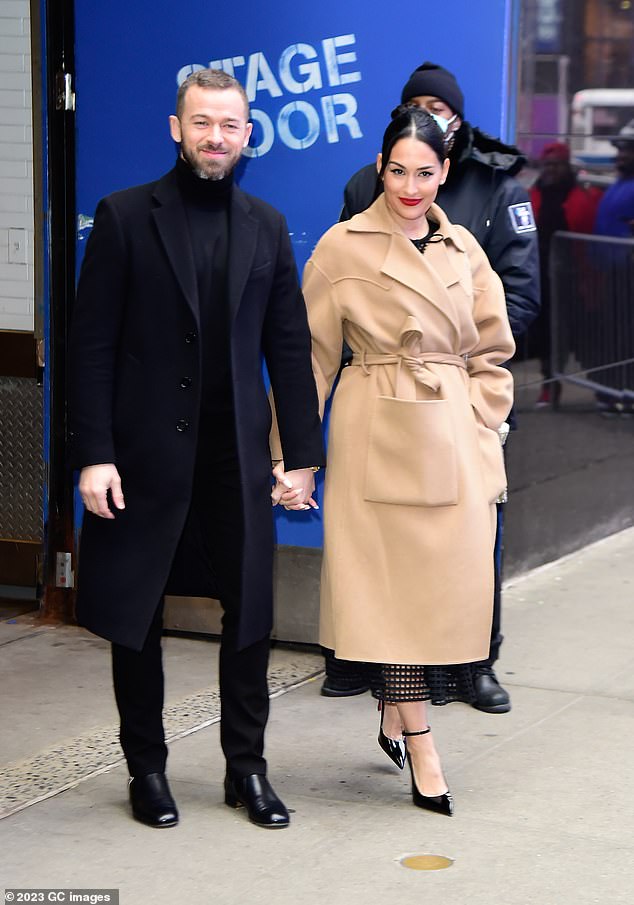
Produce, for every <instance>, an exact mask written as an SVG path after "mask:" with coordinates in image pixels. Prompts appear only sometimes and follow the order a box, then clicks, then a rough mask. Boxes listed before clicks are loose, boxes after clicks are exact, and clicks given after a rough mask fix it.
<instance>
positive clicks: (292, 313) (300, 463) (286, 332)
mask: <svg viewBox="0 0 634 905" xmlns="http://www.w3.org/2000/svg"><path fill="white" fill-rule="evenodd" d="M279 229H280V233H279V244H278V255H277V260H276V265H275V276H274V279H273V286H272V289H271V294H270V297H269V303H268V306H267V313H266V316H265V320H264V329H263V334H262V350H263V352H264V358H265V361H266V366H267V369H268V372H269V377H270V378H271V390H272V396H273V399H274V400H275V403H274V404H273V401H272V400H271V403H272V404H271V407H272V409H273V422H274V423H273V427H272V430H271V436H270V446H271V458H272V459H282V458H283V459H284V464H285V468H286V470H287V471H292V470H293V469H296V468H309V467H310V466H317V465H324V464H325V456H324V449H323V440H322V433H321V421H320V419H319V411H318V404H317V392H316V389H315V380H314V378H313V373H312V369H311V341H310V331H309V329H308V320H307V317H306V306H305V304H304V298H303V296H302V292H301V289H300V287H299V281H298V278H297V269H296V267H295V258H294V255H293V249H292V248H291V243H290V239H289V236H288V228H287V226H286V221H285V220H284V218H283V217H282V216H280V227H279Z"/></svg>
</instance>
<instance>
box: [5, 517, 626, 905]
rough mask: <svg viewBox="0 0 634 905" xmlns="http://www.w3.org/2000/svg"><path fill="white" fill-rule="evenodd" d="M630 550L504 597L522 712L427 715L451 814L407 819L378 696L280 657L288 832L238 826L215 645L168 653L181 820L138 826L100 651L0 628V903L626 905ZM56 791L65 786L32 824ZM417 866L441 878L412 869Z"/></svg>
mask: <svg viewBox="0 0 634 905" xmlns="http://www.w3.org/2000/svg"><path fill="white" fill-rule="evenodd" d="M633 554H634V529H630V530H628V531H625V532H622V533H621V534H618V535H615V536H613V537H611V538H608V539H607V540H605V541H601V542H600V543H598V544H596V545H593V546H592V547H588V548H586V549H585V550H583V551H581V552H579V553H577V554H575V555H573V556H571V557H569V558H567V559H565V560H561V561H559V562H558V563H556V564H553V565H551V566H548V567H544V568H542V569H540V570H537V571H536V572H533V573H531V574H530V575H527V576H525V577H524V578H521V579H518V580H516V581H515V582H514V583H513V584H512V585H511V586H510V587H508V588H507V589H506V592H505V603H506V607H505V625H504V630H505V634H506V636H507V640H506V642H505V644H504V648H503V659H502V661H501V663H500V669H499V676H500V678H501V680H502V681H503V683H504V684H505V685H507V686H508V687H509V689H510V690H511V693H512V698H513V710H512V712H511V713H510V714H506V715H496V716H492V715H487V714H482V713H478V712H477V711H475V710H473V709H472V708H470V707H467V706H464V705H459V704H454V705H452V706H450V707H446V708H435V709H434V710H433V712H432V714H431V716H432V719H433V725H434V731H435V735H436V738H437V744H438V747H439V749H440V751H441V752H442V756H443V763H444V766H445V768H446V773H447V776H448V779H449V782H450V785H451V789H452V792H453V795H454V799H455V803H456V815H455V817H453V818H452V819H447V818H446V817H441V816H438V815H433V814H430V813H427V812H424V811H421V810H419V809H417V808H414V807H413V806H412V804H411V799H410V798H409V789H408V777H407V776H406V775H405V774H404V773H403V774H401V773H399V771H398V770H397V769H396V768H394V767H392V766H391V764H390V762H389V761H388V760H387V758H386V757H385V755H383V754H382V752H381V751H380V750H379V748H378V746H377V744H376V730H377V724H378V718H377V713H376V709H375V707H374V706H373V703H372V701H371V700H370V698H369V696H368V695H365V696H362V697H360V698H352V699H344V700H340V701H337V700H331V699H326V698H322V697H320V696H319V684H320V682H319V680H318V679H315V678H314V676H315V674H316V672H317V670H318V669H319V667H320V659H319V658H318V657H316V656H315V655H314V654H312V653H303V652H297V651H288V650H277V651H276V652H275V657H274V661H273V665H274V676H273V683H274V685H275V687H276V688H277V689H278V691H279V692H280V694H279V696H278V697H276V698H275V699H274V700H273V702H272V712H271V721H270V725H269V731H268V748H267V757H268V759H269V764H270V776H271V779H272V781H273V784H274V786H275V788H276V790H277V791H278V792H279V794H280V795H281V796H282V798H283V799H284V800H285V802H286V803H287V805H288V806H289V807H290V808H292V810H293V813H292V824H291V827H290V828H289V829H288V830H283V831H278V832H275V833H270V832H266V831H264V830H262V829H259V828H256V827H254V826H252V825H250V824H249V823H248V822H247V820H246V819H245V817H244V812H234V811H231V810H229V809H228V808H226V807H225V806H224V804H223V803H222V778H223V764H222V759H221V757H220V751H219V744H218V726H217V722H215V721H214V720H215V719H216V712H215V711H214V708H215V707H216V704H217V696H215V688H214V686H213V685H212V684H210V682H211V677H212V671H211V670H212V667H211V666H210V659H212V656H211V655H212V654H213V656H215V647H216V646H215V645H214V644H210V643H209V642H205V641H195V640H191V639H180V638H178V639H177V638H174V639H168V641H167V645H166V647H167V669H168V683H169V684H168V689H170V690H169V698H170V700H169V703H170V705H171V707H170V713H172V714H173V718H174V721H175V722H174V724H173V731H172V734H173V735H175V736H179V737H177V738H176V740H175V741H173V742H172V744H171V746H170V764H169V771H170V779H171V784H172V789H173V791H174V794H175V797H176V799H177V802H178V805H179V808H180V811H181V823H180V825H179V826H178V827H176V828H174V829H170V830H163V831H156V830H152V829H149V828H146V827H144V826H142V825H140V824H138V823H135V822H134V821H132V820H131V819H130V818H129V815H128V809H127V806H126V799H125V785H126V771H125V768H124V767H123V765H122V764H121V763H120V762H119V763H118V764H116V761H117V758H118V751H117V750H116V741H115V742H112V733H113V731H114V722H115V713H114V709H113V705H112V701H111V696H110V689H109V666H108V651H107V646H106V645H104V644H103V643H102V642H100V641H98V640H97V639H92V638H91V637H90V636H88V635H86V634H85V633H83V632H81V630H78V629H70V628H63V629H44V628H42V627H41V626H39V627H38V625H37V624H30V623H29V621H28V620H26V619H25V618H24V617H21V619H18V620H17V621H16V622H14V623H13V624H7V623H4V624H2V625H0V645H3V646H2V657H1V665H2V675H1V676H0V681H1V682H2V701H3V704H4V707H5V716H4V719H3V735H2V740H1V741H0V750H1V751H2V752H3V753H4V754H5V760H8V761H9V763H8V765H7V767H6V768H5V769H4V770H3V771H2V772H0V795H2V796H3V799H2V800H3V806H4V809H5V813H6V812H8V811H10V810H12V809H13V808H16V807H18V808H22V809H21V810H18V811H17V812H15V813H13V814H12V815H11V816H7V817H6V818H5V819H4V820H2V821H1V822H0V889H2V888H4V887H18V888H44V887H57V888H71V887H72V888H92V889H96V888H100V887H103V888H110V889H111V888H118V889H119V890H120V902H121V903H122V905H145V903H155V902H156V903H166V905H167V903H170V905H171V903H179V905H180V903H187V905H189V903H191V905H199V903H200V905H203V903H205V905H207V903H213V905H229V903H232V905H233V903H242V902H244V903H254V905H257V903H262V905H278V903H279V905H286V903H288V905H290V903H293V905H295V903H306V905H318V903H324V905H357V903H359V905H379V903H381V905H382V903H384V902H391V901H393V900H394V899H395V898H396V897H398V899H399V900H401V901H404V902H410V901H416V902H420V903H433V905H485V903H486V905H532V903H535V905H590V903H593V905H613V903H624V905H625V903H627V905H631V903H632V902H634V866H633V864H632V839H633V838H634V756H633V755H632V748H633V741H634V707H633V700H634V650H633V645H632V639H633V638H634V555H633ZM311 676H313V678H311ZM80 686H81V687H80ZM285 689H286V690H285ZM203 724H207V725H205V726H204V728H200V729H198V730H197V731H194V730H196V727H197V726H201V725H203ZM91 745H92V748H91ZM87 752H88V753H87ZM90 752H92V753H90ZM60 759H61V760H64V761H65V763H64V769H63V770H62V771H61V773H60V774H59V775H57V773H56V771H58V770H59V767H60V763H59V761H60ZM109 762H110V763H111V764H112V765H111V766H110V767H109V766H108V763H109ZM100 770H103V771H104V772H101V773H100V772H99V771H100ZM87 773H88V774H90V773H92V775H89V778H84V779H82V777H83V776H86V774H87ZM49 776H53V777H54V780H53V782H52V783H51V782H48V784H47V777H49ZM55 777H57V778H56V779H55ZM29 782H31V791H30V793H29V791H28V790H29ZM55 782H57V783H58V786H57V787H60V788H61V787H65V786H71V787H70V788H68V790H67V791H64V792H62V793H60V794H56V795H53V797H49V798H45V800H43V801H41V802H40V803H38V804H34V805H32V806H28V807H24V805H25V804H26V803H27V801H28V800H33V799H35V798H38V797H43V796H46V795H51V794H53V792H54V791H55V788H56V786H55ZM73 783H76V784H75V785H73ZM12 789H13V792H12V791H11V790H12ZM29 794H30V799H29ZM12 795H13V798H12ZM20 796H22V797H20ZM408 853H427V854H436V855H444V856H447V857H449V858H451V859H453V865H452V866H451V867H450V868H449V869H447V870H441V871H436V872H427V871H425V872H423V871H416V870H409V869H406V868H404V867H403V866H401V864H400V863H399V859H400V858H401V857H402V856H403V855H405V854H408Z"/></svg>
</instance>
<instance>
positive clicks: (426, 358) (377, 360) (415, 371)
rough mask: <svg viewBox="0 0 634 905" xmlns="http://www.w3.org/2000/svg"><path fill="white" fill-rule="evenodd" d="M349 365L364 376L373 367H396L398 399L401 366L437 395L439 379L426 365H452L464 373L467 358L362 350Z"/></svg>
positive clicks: (446, 354)
mask: <svg viewBox="0 0 634 905" xmlns="http://www.w3.org/2000/svg"><path fill="white" fill-rule="evenodd" d="M351 364H353V365H356V366H357V367H360V368H362V369H363V373H364V374H365V375H366V376H369V375H370V371H369V370H368V369H369V368H371V367H373V366H374V365H393V364H395V365H397V370H396V395H397V396H398V397H400V396H401V395H402V394H401V392H400V391H399V389H400V387H399V385H400V383H401V380H400V377H401V370H402V366H403V365H405V367H406V368H407V369H408V370H410V371H411V372H412V376H413V378H414V380H415V381H416V382H417V383H422V384H423V385H424V386H426V387H428V388H429V389H430V390H432V391H433V392H435V393H437V392H438V390H439V389H440V383H441V382H440V377H439V376H438V375H437V374H434V372H433V371H430V370H429V368H427V367H426V365H427V364H437V365H453V366H455V367H457V368H462V369H463V370H465V371H466V370H467V356H466V355H454V354H452V353H451V352H423V353H422V355H398V354H392V353H390V352H366V351H365V350H364V351H362V352H355V353H354V355H353V356H352V362H351Z"/></svg>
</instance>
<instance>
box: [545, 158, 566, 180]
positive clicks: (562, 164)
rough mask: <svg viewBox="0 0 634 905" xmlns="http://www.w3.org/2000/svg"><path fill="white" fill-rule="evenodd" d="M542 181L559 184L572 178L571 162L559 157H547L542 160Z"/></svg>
mask: <svg viewBox="0 0 634 905" xmlns="http://www.w3.org/2000/svg"><path fill="white" fill-rule="evenodd" d="M541 171H542V172H541V183H542V184H543V185H559V183H561V182H565V181H566V180H567V179H569V178H570V172H571V171H570V164H569V163H568V161H567V160H562V159H561V158H558V157H545V158H544V159H543V160H542V162H541Z"/></svg>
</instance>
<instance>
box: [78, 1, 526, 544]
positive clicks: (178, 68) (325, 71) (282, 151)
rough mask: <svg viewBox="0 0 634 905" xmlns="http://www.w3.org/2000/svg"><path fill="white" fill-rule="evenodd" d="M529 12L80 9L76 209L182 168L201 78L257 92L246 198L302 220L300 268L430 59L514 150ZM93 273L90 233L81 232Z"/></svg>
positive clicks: (474, 115) (474, 7)
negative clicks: (192, 99) (214, 77)
mask: <svg viewBox="0 0 634 905" xmlns="http://www.w3.org/2000/svg"><path fill="white" fill-rule="evenodd" d="M517 7H518V4H517V2H516V0H487V2H486V3H478V4H476V3H474V2H473V0H445V2H442V3H441V2H434V3H429V2H425V0H415V2H403V3H399V4H396V5H394V4H392V5H389V4H386V3H369V2H367V0H365V2H359V0H347V2H345V3H341V0H335V2H333V0H322V2H320V3H319V4H315V5H314V6H313V5H312V4H299V3H297V0H283V2H273V0H272V2H269V3H257V4H256V3H250V4H245V3H242V4H235V12H233V11H232V10H231V8H230V7H229V6H227V5H223V6H222V7H221V11H220V12H219V7H218V6H217V5H210V6H208V7H206V6H204V5H202V4H200V3H198V4H175V3H166V2H156V0H154V2H150V0H137V2H135V3H130V2H129V0H125V2H124V0H108V2H107V3H101V4H93V3H90V4H88V3H77V5H76V11H75V16H76V35H77V40H76V70H77V72H76V92H77V209H78V212H79V214H80V217H81V216H82V215H83V216H85V217H88V218H89V217H91V216H92V214H93V212H94V209H95V206H96V204H97V201H98V200H99V198H101V197H102V196H103V195H105V194H108V193H109V192H112V191H114V190H116V189H120V188H126V187H127V186H130V185H134V184H136V183H142V182H148V181H150V180H152V179H155V178H157V177H159V176H160V175H162V173H164V172H165V171H166V170H167V169H169V168H170V167H171V166H172V164H173V161H174V157H175V146H174V145H173V143H172V142H171V139H170V137H169V132H168V127H167V117H168V115H169V114H170V113H172V112H174V101H175V93H176V89H177V86H178V83H179V81H181V80H182V79H183V78H184V77H185V76H186V75H187V74H188V73H189V72H190V71H191V68H192V67H204V66H209V65H210V64H211V65H213V66H216V67H218V66H220V67H222V68H224V69H226V70H228V71H232V69H233V71H234V74H235V75H236V77H237V78H238V79H239V80H240V81H241V82H242V83H243V84H245V86H247V90H248V92H249V94H250V100H251V105H252V111H253V119H254V124H255V125H254V135H253V139H252V144H253V145H254V148H253V150H252V152H251V153H252V155H253V156H251V157H250V158H249V159H247V160H246V161H245V162H244V166H243V167H242V166H241V177H240V181H241V185H242V187H243V188H244V189H246V190H247V191H249V192H252V193H253V194H256V195H259V196H260V197H262V198H264V199H266V200H267V201H270V202H271V203H272V204H274V205H275V206H276V207H277V208H279V209H280V210H281V211H282V212H283V213H284V214H285V216H286V218H287V220H288V225H289V230H290V233H291V237H292V241H293V246H294V249H295V253H296V257H297V262H298V266H299V267H300V269H301V268H302V267H303V265H304V263H305V261H306V260H307V258H308V257H309V255H310V252H311V249H312V248H313V246H314V245H315V243H316V242H317V240H318V239H319V237H320V236H321V235H322V233H323V232H325V230H326V229H327V228H328V227H329V226H331V225H332V223H334V222H335V221H336V220H337V219H338V216H339V210H340V207H341V197H342V189H343V186H344V185H345V183H346V181H347V179H348V178H349V177H350V176H351V175H352V173H354V172H355V171H356V170H357V169H358V168H359V167H361V166H363V165H364V164H366V163H369V162H370V161H371V160H373V159H374V158H375V156H376V153H377V151H378V150H379V148H380V143H381V136H382V134H383V131H384V129H385V126H386V125H387V122H388V120H389V113H390V111H391V110H392V108H393V107H394V106H396V104H397V103H398V102H399V100H400V92H401V88H402V86H403V84H404V83H405V82H406V81H407V79H408V77H409V75H410V73H411V71H412V70H413V69H415V68H416V66H418V65H420V63H422V62H423V61H424V60H432V61H433V62H437V63H441V64H442V65H445V66H447V68H449V69H451V70H452V71H453V72H454V73H455V75H456V77H457V78H458V81H459V83H460V85H461V87H462V88H463V91H464V93H465V97H466V108H465V116H466V118H467V119H469V120H470V121H471V122H473V123H475V124H477V125H479V126H481V127H482V128H484V129H485V130H487V131H490V132H492V133H493V134H496V135H500V134H501V135H502V136H503V137H505V138H508V137H510V136H509V135H508V134H507V132H508V130H509V128H510V127H511V125H512V117H510V116H509V110H510V109H511V106H512V105H510V104H509V100H511V101H512V100H513V99H512V98H511V92H512V89H513V84H510V83H509V78H510V77H511V76H512V73H511V74H509V69H510V65H509V62H510V61H511V60H512V59H513V57H514V55H515V54H514V51H515V47H514V45H515V35H516V22H517V15H516V13H517ZM79 235H80V241H79V249H78V250H79V258H81V253H82V247H83V239H84V238H85V235H86V231H85V230H82V231H80V234H79ZM278 540H279V542H280V543H285V544H296V545H300V546H319V545H320V544H321V524H320V520H319V516H317V515H314V514H312V513H311V514H306V515H303V514H293V516H288V515H286V513H280V514H279V516H278Z"/></svg>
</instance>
